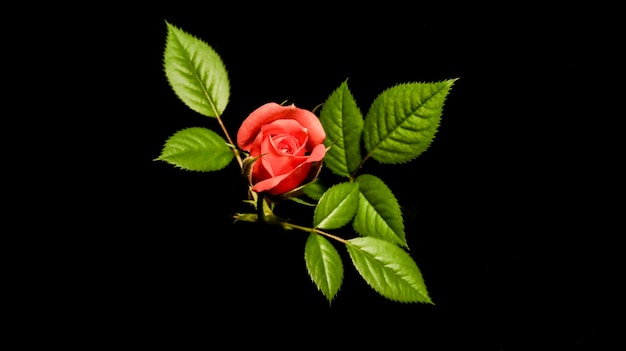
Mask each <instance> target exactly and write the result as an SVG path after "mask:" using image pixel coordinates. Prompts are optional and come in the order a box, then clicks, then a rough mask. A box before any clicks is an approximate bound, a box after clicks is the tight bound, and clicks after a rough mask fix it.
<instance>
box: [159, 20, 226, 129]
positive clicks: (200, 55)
mask: <svg viewBox="0 0 626 351" xmlns="http://www.w3.org/2000/svg"><path fill="white" fill-rule="evenodd" d="M166 24H167V40H166V45H165V52H164V55H163V66H164V68H165V74H166V76H167V80H168V82H169V84H170V86H171V87H172V89H173V90H174V93H176V95H177V96H178V97H179V98H180V99H181V100H182V101H183V102H184V103H185V104H186V105H187V106H188V107H189V108H191V109H192V110H194V111H196V112H198V113H200V114H202V115H204V116H207V117H218V116H219V115H221V114H222V112H224V109H226V105H227V104H228V100H229V97H230V82H229V80H228V73H227V72H226V67H225V66H224V63H223V62H222V59H221V58H220V56H219V55H218V54H217V52H215V50H213V48H212V47H210V46H209V45H208V44H206V43H205V42H203V41H201V40H199V39H197V38H196V37H194V36H192V35H191V34H188V33H187V32H184V31H183V30H181V29H179V28H177V27H175V26H174V25H172V24H170V23H167V22H166Z"/></svg>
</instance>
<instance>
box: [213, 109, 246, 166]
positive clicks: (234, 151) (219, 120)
mask: <svg viewBox="0 0 626 351" xmlns="http://www.w3.org/2000/svg"><path fill="white" fill-rule="evenodd" d="M217 122H218V123H219V125H220V127H221V128H222V131H224V135H225V136H226V140H228V143H229V144H230V145H233V153H235V158H236V159H237V163H239V168H243V160H242V159H241V155H240V154H239V150H238V149H237V146H236V144H235V143H233V140H232V139H231V137H230V134H228V130H226V126H225V125H224V123H223V122H222V119H221V118H220V116H219V114H218V115H217Z"/></svg>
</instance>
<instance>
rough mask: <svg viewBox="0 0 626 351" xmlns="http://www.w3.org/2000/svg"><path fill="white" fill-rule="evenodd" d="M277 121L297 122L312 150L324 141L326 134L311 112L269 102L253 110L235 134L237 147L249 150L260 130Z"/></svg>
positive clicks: (292, 105)
mask: <svg viewBox="0 0 626 351" xmlns="http://www.w3.org/2000/svg"><path fill="white" fill-rule="evenodd" d="M278 119H294V120H296V121H298V122H299V123H300V124H301V125H302V126H303V127H304V128H306V129H307V131H308V134H309V141H308V145H309V148H312V147H313V146H315V145H318V144H321V143H323V142H324V140H325V139H326V132H325V131H324V128H323V127H322V123H321V122H320V120H319V118H318V117H317V116H316V115H315V114H314V113H313V112H311V111H308V110H305V109H301V108H297V107H296V106H295V105H294V104H291V105H289V106H282V105H279V104H277V103H275V102H270V103H267V104H265V105H262V106H261V107H259V108H257V109H256V110H254V111H253V112H252V113H251V114H250V115H249V116H248V118H246V119H245V120H244V121H243V123H242V124H241V127H239V131H238V132H237V145H238V146H239V148H241V149H242V150H249V149H250V146H251V144H252V143H253V142H254V139H255V138H256V137H257V134H259V132H260V131H261V128H262V127H263V126H264V125H266V124H268V123H270V122H273V121H275V120H278Z"/></svg>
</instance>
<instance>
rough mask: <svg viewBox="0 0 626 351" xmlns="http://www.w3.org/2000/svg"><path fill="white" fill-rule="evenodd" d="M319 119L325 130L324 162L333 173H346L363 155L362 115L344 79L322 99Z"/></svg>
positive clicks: (351, 170) (356, 166) (355, 165)
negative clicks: (322, 104)
mask: <svg viewBox="0 0 626 351" xmlns="http://www.w3.org/2000/svg"><path fill="white" fill-rule="evenodd" d="M320 122H321V123H322V125H323V126H324V130H325V131H326V140H325V142H324V144H325V145H326V146H327V147H330V148H329V149H328V152H327V153H326V156H325V157H324V165H325V166H326V167H328V169H330V170H331V171H332V172H333V173H335V174H337V175H340V176H348V175H349V174H350V173H352V172H353V171H355V170H356V169H357V168H358V167H359V165H360V164H361V160H362V159H363V158H362V156H361V133H362V131H363V115H362V114H361V111H360V110H359V108H358V107H357V104H356V101H355V100H354V97H353V96H352V93H350V90H349V89H348V83H347V81H344V82H343V83H341V85H340V86H339V88H337V89H336V90H335V91H333V93H332V94H331V95H330V96H329V97H328V99H326V102H325V103H324V106H322V110H321V111H320Z"/></svg>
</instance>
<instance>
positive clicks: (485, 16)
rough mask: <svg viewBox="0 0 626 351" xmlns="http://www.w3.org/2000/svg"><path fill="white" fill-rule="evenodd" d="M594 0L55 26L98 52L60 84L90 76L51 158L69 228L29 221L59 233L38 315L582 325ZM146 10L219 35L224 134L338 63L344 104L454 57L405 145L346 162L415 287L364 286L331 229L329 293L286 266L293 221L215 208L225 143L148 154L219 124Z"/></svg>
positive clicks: (597, 114) (295, 264) (586, 315)
mask: <svg viewBox="0 0 626 351" xmlns="http://www.w3.org/2000/svg"><path fill="white" fill-rule="evenodd" d="M105 10H108V9H103V11H105ZM487 10H489V11H487ZM105 12H106V13H107V14H108V13H109V12H111V11H105ZM602 16H603V15H601V14H595V13H587V12H586V11H585V10H584V9H575V8H574V9H572V8H569V9H558V10H553V11H552V12H546V10H545V9H530V8H524V9H522V8H514V7H512V6H511V7H510V8H499V9H497V8H496V9H494V8H489V9H487V8H484V9H483V8H479V7H473V8H447V7H446V6H442V7H441V8H432V9H431V8H426V7H422V6H420V5H415V7H414V6H411V7H407V6H406V5H402V6H400V5H396V4H393V3H389V4H381V5H376V6H359V8H358V9H357V8H354V9H345V10H344V9H339V8H337V9H334V8H333V6H332V5H321V4H315V5H299V6H295V5H289V6H272V5H245V6H242V5H235V4H231V5H221V6H220V7H219V8H211V7H210V6H206V7H204V6H203V7H201V8H199V9H197V10H192V9H190V8H188V7H185V6H182V5H181V6H180V7H179V6H177V5H176V4H173V5H172V6H167V7H166V6H163V8H158V7H151V8H150V9H145V11H143V10H142V11H130V12H127V11H122V10H119V11H112V13H111V15H110V17H106V16H104V21H97V23H98V25H97V26H98V27H99V29H98V30H96V31H94V33H93V34H92V35H91V36H90V37H89V39H84V40H85V42H86V43H85V45H84V46H81V45H82V44H81V43H82V41H81V40H80V39H76V38H73V39H72V40H71V41H69V42H68V43H67V45H68V46H78V47H80V50H79V51H80V52H81V55H83V59H82V60H77V61H80V62H98V65H99V66H100V67H101V70H96V71H95V72H93V71H91V72H92V73H91V74H87V75H86V76H85V77H80V81H81V82H82V83H83V84H79V85H78V88H79V89H76V90H82V89H83V88H82V87H90V88H92V90H89V89H87V90H89V91H90V92H92V91H96V92H97V93H95V94H86V95H88V96H90V98H89V99H83V100H82V104H81V108H80V109H81V110H82V113H83V116H84V119H81V120H80V122H78V123H77V125H78V126H80V127H81V128H85V129H86V130H90V131H91V132H92V133H83V134H81V135H82V136H78V135H77V136H76V138H81V139H80V142H84V143H85V144H84V145H89V146H88V147H86V148H85V149H86V151H85V159H86V160H85V163H84V164H83V165H82V166H81V167H77V168H78V169H77V170H76V172H74V173H72V174H71V175H68V177H67V178H66V179H65V181H66V182H68V183H73V184H72V185H73V187H74V188H78V189H77V190H78V192H72V195H73V196H72V197H71V198H70V200H68V201H70V202H73V205H75V206H74V207H76V210H75V212H73V213H72V214H71V216H70V218H69V219H70V223H69V224H67V225H65V224H63V225H64V228H65V229H67V230H68V231H70V232H72V233H74V232H76V233H80V234H79V235H68V236H62V237H61V238H60V239H59V237H55V239H54V240H53V239H48V240H49V242H50V243H52V242H54V244H55V245H59V242H58V241H59V240H60V241H62V243H61V244H60V246H62V247H64V250H63V251H62V252H65V251H67V254H60V255H59V256H61V257H56V258H55V262H58V261H60V263H61V264H60V265H51V266H50V268H49V269H43V272H41V276H42V277H45V278H46V279H50V280H49V281H48V280H46V282H49V283H46V284H42V285H45V286H46V289H48V291H52V292H55V294H54V295H49V296H55V297H48V298H45V299H43V303H42V304H41V306H42V309H43V310H47V309H50V310H52V311H54V312H53V313H52V314H45V316H46V317H45V320H46V321H48V322H49V323H51V324H54V321H55V319H56V317H57V316H59V315H63V316H70V317H71V319H72V320H73V322H72V323H69V324H68V329H71V330H77V331H79V332H78V333H79V334H81V335H82V336H83V337H85V336H86V337H88V338H89V339H90V340H91V341H95V342H98V343H118V342H121V340H126V341H125V342H126V343H127V344H128V345H136V346H146V345H149V346H152V345H155V346H156V345H161V346H163V345H168V346H172V347H175V348H179V347H180V346H181V345H182V344H183V343H188V342H193V343H197V344H199V345H200V347H213V346H216V345H220V344H221V345H223V344H226V345H229V346H228V347H230V345H233V346H240V345H241V346H244V345H259V346H270V347H271V346H285V347H292V348H300V347H305V346H306V345H313V344H317V343H319V344H320V345H327V346H332V345H352V346H353V347H361V346H363V345H365V346H372V345H382V346H381V347H396V345H397V346H401V345H402V346H406V345H409V346H408V347H410V348H415V349H418V348H421V349H427V350H434V349H448V347H453V346H454V347H462V348H473V349H477V350H507V349H535V348H536V347H544V346H545V347H552V348H556V349H564V350H573V349H590V348H592V347H594V346H596V345H597V344H596V343H597V340H598V339H596V338H595V337H594V336H595V335H596V333H597V332H604V331H606V330H604V329H603V328H604V327H601V326H599V325H598V323H597V322H596V320H595V318H596V316H597V315H598V314H597V313H598V312H601V311H608V313H610V311H611V310H610V309H609V310H603V309H602V308H600V307H599V302H600V301H602V300H603V299H604V297H603V296H604V293H599V291H600V287H601V286H604V280H603V278H601V277H602V274H603V272H604V271H605V268H606V267H607V266H609V263H610V261H609V259H611V258H612V257H611V255H608V254H607V255H602V256H603V257H602V258H601V259H598V257H599V256H598V253H599V251H600V250H604V249H605V248H604V247H602V245H601V244H599V242H600V241H602V239H600V238H604V237H605V234H608V233H612V232H614V230H613V229H610V228H608V227H606V226H605V224H604V222H603V220H604V219H605V218H608V217H610V214H607V213H606V212H604V209H600V208H601V205H600V204H601V203H602V201H600V200H599V197H600V195H602V194H603V193H604V194H605V191H604V188H603V187H604V186H605V184H604V183H603V182H600V181H599V180H601V179H606V180H608V178H609V177H610V174H611V173H608V170H610V168H608V169H607V173H602V175H600V176H599V177H598V174H596V173H594V172H600V171H598V170H600V169H602V170H603V171H602V172H604V169H605V168H601V166H602V165H603V161H602V160H601V159H599V158H597V157H595V154H594V152H593V150H594V148H595V147H596V146H597V145H598V142H597V141H595V140H594V141H592V139H593V138H595V135H596V134H597V133H602V128H599V127H598V126H602V125H604V124H605V123H606V118H607V117H606V116H605V115H603V114H602V113H601V109H602V106H603V105H605V104H606V103H602V101H606V100H608V99H606V98H605V99H599V98H597V97H596V95H595V94H596V92H597V91H600V90H602V89H603V88H602V87H603V86H604V85H603V84H604V79H606V78H607V77H610V76H611V75H613V74H615V73H616V72H615V71H611V70H610V69H609V70H607V69H606V66H604V65H603V64H600V63H602V62H608V61H609V60H611V59H612V58H613V54H614V53H613V50H614V49H613V47H614V46H613V45H611V44H606V43H605V42H602V41H598V40H597V38H598V36H604V37H607V36H611V35H613V33H614V31H615V29H616V28H614V26H613V22H611V21H601V19H602ZM96 17H98V9H97V8H94V9H93V10H90V11H88V13H85V15H84V16H83V17H81V18H80V19H79V22H80V25H77V26H76V27H72V28H68V30H67V32H71V33H75V31H80V28H81V27H82V26H87V27H89V28H91V26H90V24H92V23H91V19H93V18H96ZM98 18H99V19H102V18H100V17H98ZM165 21H168V22H170V23H171V24H173V25H175V26H177V27H179V28H180V29H182V30H184V31H187V32H188V33H191V34H193V35H195V36H197V37H198V38H200V39H201V40H203V41H205V42H206V43H208V44H209V45H211V46H212V47H213V48H214V49H215V50H216V51H217V52H218V53H219V54H220V56H221V57H222V59H223V61H224V63H225V65H226V68H227V70H228V73H229V78H230V82H231V100H230V102H229V105H228V107H227V109H226V111H225V112H224V114H223V120H224V122H225V124H226V127H227V128H228V130H229V131H230V133H231V136H234V135H236V130H237V128H238V125H239V124H240V123H241V121H242V120H243V119H244V118H245V117H246V116H247V114H248V113H250V111H252V110H253V109H255V108H256V107H258V106H260V105H262V104H264V103H266V102H270V101H274V102H282V101H285V100H286V101H289V102H293V103H295V104H296V105H297V106H299V107H302V108H307V109H313V108H314V107H316V106H317V105H318V104H320V103H322V102H324V100H325V99H326V98H327V97H328V95H329V94H330V93H331V92H332V91H333V90H334V89H335V88H337V87H338V86H339V85H340V84H341V83H342V82H343V81H344V80H346V79H348V85H349V87H350V89H351V91H352V93H353V95H354V97H355V99H356V101H357V104H358V105H359V107H360V108H361V111H362V112H363V113H365V112H366V111H367V109H368V108H369V104H371V102H372V101H373V99H374V98H375V97H376V96H377V95H378V94H379V93H380V92H382V91H383V90H384V89H386V88H388V87H391V86H393V85H395V84H398V83H404V82H416V81H438V80H444V79H452V78H459V80H458V81H457V82H456V83H455V85H454V86H453V88H452V90H451V91H450V93H449V95H448V97H447V100H446V104H445V106H444V112H443V116H442V122H441V127H440V129H439V131H438V133H437V136H436V138H435V140H434V142H433V144H432V145H431V147H430V148H429V149H428V150H427V151H426V152H425V153H423V154H422V155H421V156H419V157H418V158H417V159H415V160H413V161H412V162H409V163H407V164H403V165H393V166H392V165H385V166H382V165H379V164H376V162H375V161H373V160H371V161H368V162H370V164H367V165H366V167H365V168H364V172H368V173H372V174H375V175H377V176H379V177H380V178H382V179H383V180H384V181H385V182H386V183H387V184H388V185H389V187H390V188H391V190H392V191H393V192H394V194H395V195H396V197H397V198H398V201H399V202H400V204H401V206H402V208H403V210H404V211H405V212H404V215H405V228H406V235H407V240H408V244H409V247H410V248H411V251H410V254H411V256H412V257H413V258H414V260H415V261H416V263H417V264H418V266H419V267H420V269H421V271H422V274H423V276H424V279H425V282H426V285H427V287H428V290H429V292H430V296H431V298H432V300H433V302H434V303H435V304H434V305H424V304H402V303H397V302H392V301H388V300H386V299H384V298H383V297H381V296H379V295H378V294H377V293H376V292H374V291H373V290H372V289H370V288H369V287H368V286H367V285H366V284H365V282H364V281H363V280H362V279H361V278H360V276H359V275H358V274H357V272H356V271H355V270H354V268H353V267H352V265H351V263H350V261H349V259H348V257H347V255H346V252H345V249H344V248H343V247H341V246H338V247H337V248H338V250H339V251H340V253H341V254H342V257H343V258H344V268H345V278H344V282H343V285H342V287H341V290H340V291H339V293H338V294H337V296H336V298H335V299H334V300H333V301H332V304H330V305H329V303H328V301H327V300H326V299H325V298H324V296H323V295H322V294H321V293H320V292H319V291H317V289H316V287H315V285H314V284H313V283H312V282H311V281H310V279H309V277H308V275H307V272H306V268H305V265H304V259H303V252H304V251H303V250H304V242H305V240H306V235H304V234H303V233H299V232H282V231H277V230H274V229H271V230H270V229H268V228H263V227H260V226H256V225H254V224H250V223H233V220H232V215H233V214H234V213H235V212H239V211H245V210H248V207H247V205H245V204H243V203H242V202H241V200H242V199H244V198H245V196H246V194H245V186H244V184H243V183H242V182H241V180H240V178H239V169H238V167H237V165H236V163H235V162H233V163H232V164H231V165H230V166H228V167H227V168H226V169H224V170H222V171H219V172H214V173H193V172H187V171H183V170H179V169H175V168H174V167H172V166H171V165H168V164H166V163H163V162H157V161H153V160H154V158H156V157H157V156H158V155H159V153H160V150H161V148H162V146H163V143H164V142H165V140H166V139H167V137H169V136H170V135H172V134H173V133H174V132H176V131H178V130H180V129H182V128H185V127H191V126H201V127H207V128H210V129H213V130H215V131H220V130H219V127H218V124H217V122H216V121H215V120H214V119H210V118H206V117H203V116H201V115H199V114H197V113H195V112H193V111H191V110H190V109H189V108H187V107H186V106H185V105H184V104H183V103H182V102H181V101H180V100H178V99H177V98H176V96H175V95H174V93H173V91H172V90H171V88H170V87H169V85H168V83H167V80H166V77H165V74H164V71H163V66H162V55H163V49H164V47H165V39H166V35H167V30H166V24H165ZM598 21H600V24H598ZM91 44H95V45H91ZM591 52H592V53H596V57H595V59H593V60H591V59H589V55H587V54H588V53H591ZM598 53H600V56H601V57H602V58H601V60H596V59H597V54H598ZM92 60H93V61H92ZM77 65H78V63H77ZM90 67H91V64H90ZM83 92H84V91H83ZM76 93H79V92H76ZM94 96H96V98H93V97H94ZM75 126H76V125H75ZM85 135H86V136H87V138H84V139H86V140H83V139H82V138H83V136H85ZM604 142H606V140H604ZM96 152H97V155H98V156H97V157H95V158H96V159H97V162H93V161H94V157H93V155H94V154H96ZM87 159H88V161H90V162H86V161H87ZM611 167H612V166H611ZM592 170H593V172H592ZM605 174H606V178H605V176H604V175H605ZM324 176H328V177H332V175H331V174H329V172H326V173H322V177H324ZM86 179H89V180H86ZM49 183H50V184H52V183H54V181H49ZM55 192H59V193H62V192H63V191H62V190H60V189H57V190H55ZM65 196H69V195H67V194H65ZM49 201H50V202H51V204H52V203H53V202H54V201H52V200H49ZM285 206H286V207H285V209H284V211H285V214H286V215H289V216H290V217H293V218H294V219H297V220H300V221H304V222H306V221H307V220H310V219H311V218H312V212H310V213H308V212H306V211H307V209H306V208H305V209H303V208H302V207H300V206H296V205H294V206H295V207H289V206H292V205H285ZM57 220H58V219H57ZM304 222H303V223H301V224H304V225H306V224H307V223H304ZM338 232H339V233H341V234H342V235H346V236H350V235H353V233H352V232H351V231H350V230H340V231H338ZM594 267H602V268H601V269H599V270H597V269H595V268H594ZM57 296H61V298H60V299H58V298H57ZM59 301H60V302H59ZM60 335H61V336H58V335H57V336H55V337H57V338H63V336H66V335H68V334H67V333H61V334H60ZM124 338H127V339H124ZM216 347H217V346H216Z"/></svg>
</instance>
